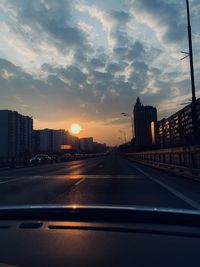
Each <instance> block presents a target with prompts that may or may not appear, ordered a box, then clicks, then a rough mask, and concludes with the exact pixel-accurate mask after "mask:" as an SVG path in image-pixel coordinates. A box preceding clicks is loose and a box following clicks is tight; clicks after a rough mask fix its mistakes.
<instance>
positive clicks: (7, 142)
mask: <svg viewBox="0 0 200 267" xmlns="http://www.w3.org/2000/svg"><path fill="white" fill-rule="evenodd" d="M32 134H33V119H32V118H31V117H28V116H24V115H21V114H19V113H18V112H16V111H11V110H0V157H5V158H11V157H19V156H24V155H26V154H28V153H30V152H32Z"/></svg>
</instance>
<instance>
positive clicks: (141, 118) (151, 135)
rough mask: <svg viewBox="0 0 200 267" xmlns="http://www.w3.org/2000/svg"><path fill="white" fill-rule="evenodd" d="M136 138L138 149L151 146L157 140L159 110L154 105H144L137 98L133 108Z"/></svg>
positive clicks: (135, 142)
mask: <svg viewBox="0 0 200 267" xmlns="http://www.w3.org/2000/svg"><path fill="white" fill-rule="evenodd" d="M133 117H134V129H135V139H134V145H135V146H136V147H137V148H138V149H146V148H151V147H153V146H155V145H156V142H157V110H156V108H155V107H152V106H144V105H142V103H141V102H140V99H139V97H138V98H137V101H136V104H135V106H134V110H133Z"/></svg>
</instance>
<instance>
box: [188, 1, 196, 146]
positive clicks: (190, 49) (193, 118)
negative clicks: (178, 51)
mask: <svg viewBox="0 0 200 267" xmlns="http://www.w3.org/2000/svg"><path fill="white" fill-rule="evenodd" d="M186 7H187V21H188V45H189V58H190V76H191V89H192V110H191V113H192V128H193V143H194V144H195V143H197V140H198V125H197V111H196V93H195V79H194V64H193V49H192V30H191V24H190V7H189V1H188V0H186Z"/></svg>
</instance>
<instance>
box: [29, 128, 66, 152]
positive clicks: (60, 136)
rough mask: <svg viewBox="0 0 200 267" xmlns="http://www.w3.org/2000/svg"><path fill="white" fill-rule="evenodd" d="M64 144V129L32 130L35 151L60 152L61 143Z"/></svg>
mask: <svg viewBox="0 0 200 267" xmlns="http://www.w3.org/2000/svg"><path fill="white" fill-rule="evenodd" d="M64 144H67V132H66V131H65V130H62V129H61V130H53V129H43V130H34V151H35V152H50V153H51V152H60V151H61V145H64Z"/></svg>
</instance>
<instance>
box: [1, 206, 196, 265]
mask: <svg viewBox="0 0 200 267" xmlns="http://www.w3.org/2000/svg"><path fill="white" fill-rule="evenodd" d="M46 210H48V214H47V211H46ZM127 210H128V215H127V218H126V216H123V215H125V214H126V212H127V211H126V210H125V209H120V208H119V209H118V210H117V209H114V210H113V209H112V208H111V209H108V210H107V208H99V209H97V211H95V210H94V208H91V207H90V208H86V209H85V208H81V209H80V210H79V209H78V211H77V210H75V211H74V209H73V208H70V211H69V210H68V209H63V208H62V209H60V210H59V209H58V210H56V212H55V214H57V216H55V214H54V211H53V214H52V210H51V209H50V210H49V208H48V209H44V210H43V209H39V212H38V210H37V209H35V210H34V212H33V213H31V212H30V210H28V209H17V212H16V211H15V212H16V213H15V215H14V214H13V209H11V210H3V211H0V236H1V238H0V266H1V264H2V266H7V265H8V266H200V259H199V247H200V227H199V220H198V219H197V218H198V216H196V215H195V216H194V214H190V216H192V217H193V218H192V219H191V218H190V219H187V220H184V221H182V222H183V223H182V224H180V223H178V221H179V220H180V221H181V219H182V218H183V217H182V215H181V213H180V214H179V213H178V214H175V213H170V212H168V213H166V212H164V213H162V212H160V213H159V212H156V216H154V215H153V214H154V213H153V211H151V212H147V213H148V214H146V215H145V211H144V210H143V211H142V212H141V211H139V210H137V209H136V210H132V211H130V209H127ZM42 211H43V212H42ZM61 211H62V212H61ZM120 211H121V213H122V216H123V217H121V215H119V212H120ZM1 212H2V213H1ZM95 212H96V219H95V218H94V214H95ZM35 214H38V216H37V217H38V220H36V219H33V216H34V217H36V216H35ZM102 214H104V215H103V216H102ZM117 214H118V215H117ZM179 216H180V218H179ZM11 217H12V218H13V219H12V218H11ZM17 217H18V219H16V218H17ZM45 217H46V219H45ZM56 217H57V218H59V220H56V219H53V218H56ZM117 217H118V220H116V218H117ZM120 217H121V218H122V219H121V220H120ZM159 217H160V220H158V218H159ZM173 217H174V218H175V219H174V220H172V221H171V219H170V220H169V218H173ZM91 218H93V219H91ZM101 218H102V219H101ZM106 218H107V220H106ZM148 218H149V221H148ZM195 218H196V220H194V219H195ZM73 219H74V220H73ZM169 221H171V223H169Z"/></svg>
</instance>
